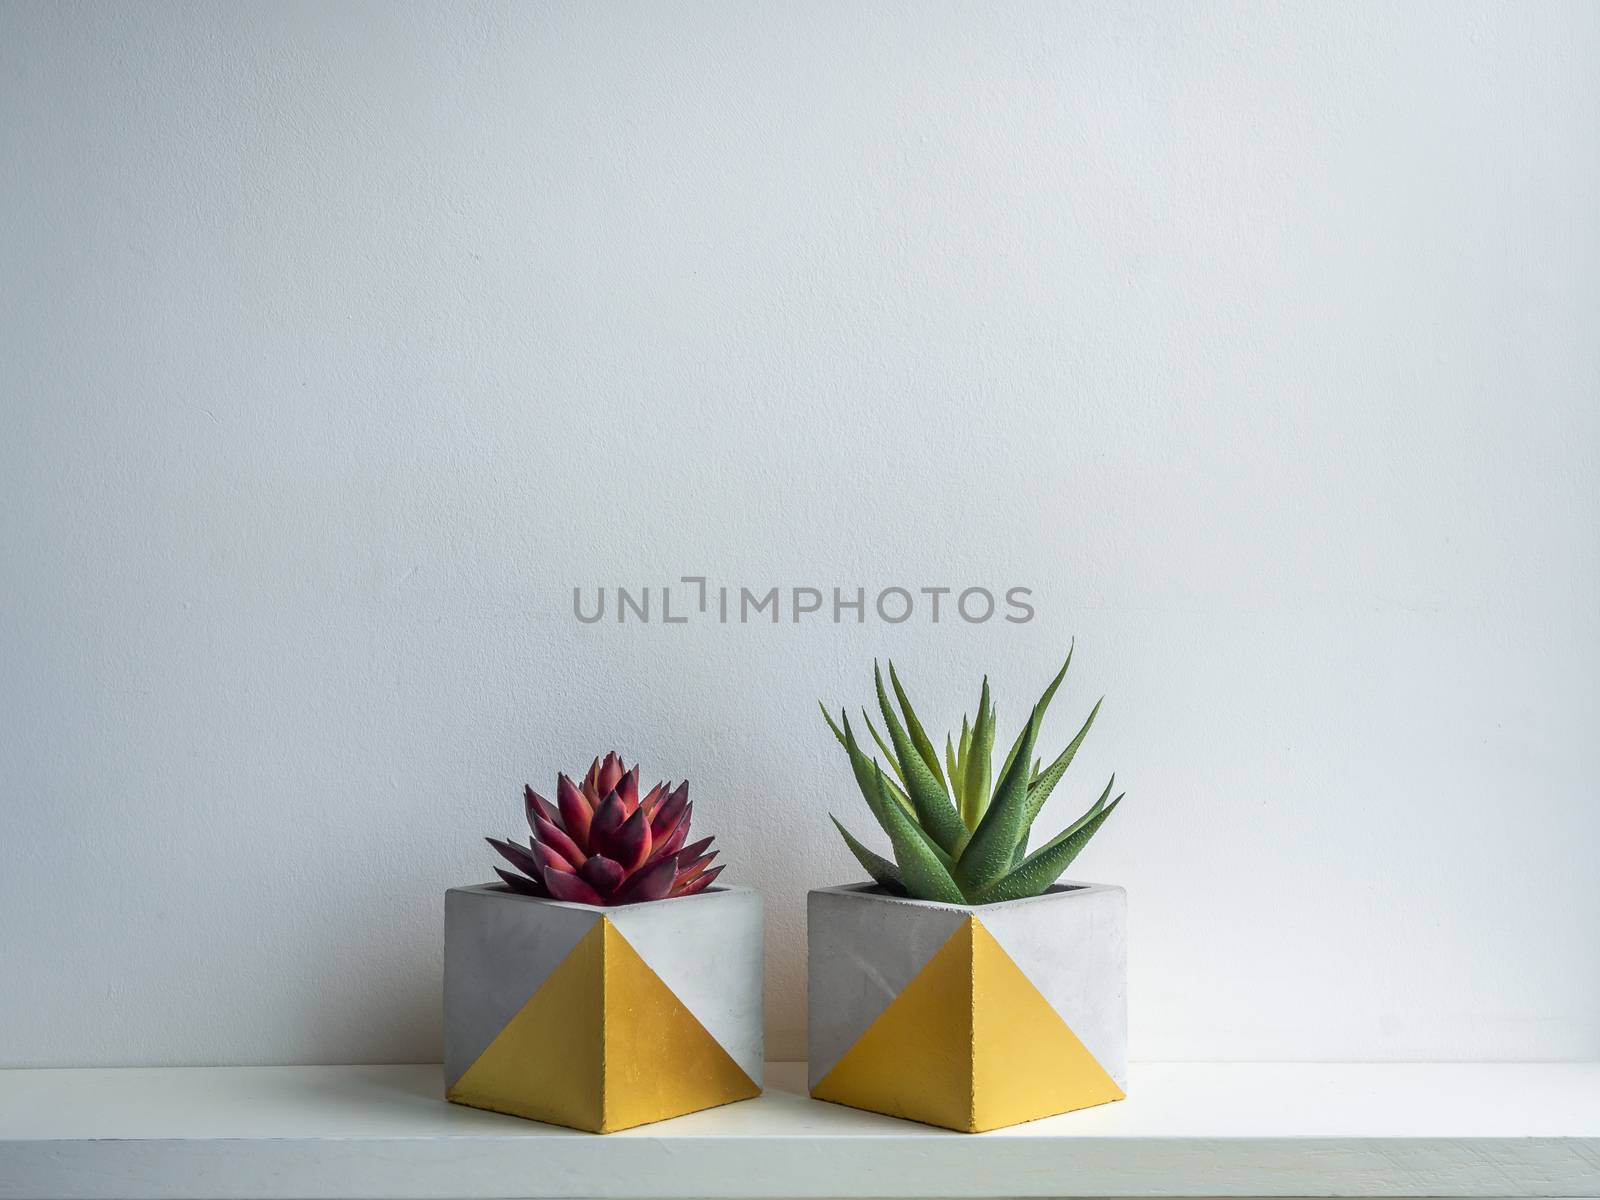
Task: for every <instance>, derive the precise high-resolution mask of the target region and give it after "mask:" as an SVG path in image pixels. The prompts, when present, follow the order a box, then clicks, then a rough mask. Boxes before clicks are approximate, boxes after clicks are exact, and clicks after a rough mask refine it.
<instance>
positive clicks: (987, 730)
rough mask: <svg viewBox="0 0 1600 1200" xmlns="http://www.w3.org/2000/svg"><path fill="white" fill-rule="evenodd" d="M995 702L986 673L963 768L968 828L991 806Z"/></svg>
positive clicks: (972, 827)
mask: <svg viewBox="0 0 1600 1200" xmlns="http://www.w3.org/2000/svg"><path fill="white" fill-rule="evenodd" d="M994 722H995V713H994V702H993V701H992V700H991V699H990V698H989V677H988V676H987V675H985V676H984V677H983V694H982V695H980V696H979V697H978V715H977V716H976V717H974V718H973V719H972V738H971V741H970V744H969V745H968V747H967V755H966V762H965V764H963V767H962V769H963V771H965V773H966V777H965V779H964V781H963V786H964V788H965V791H964V793H963V794H964V795H965V797H966V807H965V808H964V809H963V810H962V813H961V819H962V821H963V822H965V824H966V826H967V828H968V829H976V828H977V827H978V823H979V822H980V821H982V820H983V814H984V810H985V809H987V808H988V807H989V794H990V792H989V789H990V788H991V786H992V785H993V782H994V776H993V775H992V774H991V772H992V770H993V767H992V765H991V764H992V761H993V758H994Z"/></svg>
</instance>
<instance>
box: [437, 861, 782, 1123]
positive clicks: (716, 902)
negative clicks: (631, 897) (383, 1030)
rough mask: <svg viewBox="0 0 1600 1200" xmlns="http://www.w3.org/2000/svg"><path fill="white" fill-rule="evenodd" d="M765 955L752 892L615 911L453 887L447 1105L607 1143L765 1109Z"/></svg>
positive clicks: (491, 887)
mask: <svg viewBox="0 0 1600 1200" xmlns="http://www.w3.org/2000/svg"><path fill="white" fill-rule="evenodd" d="M761 949H762V924H761V897H760V896H759V895H757V894H756V893H755V892H752V891H749V890H747V889H745V888H712V889H710V890H707V891H705V892H702V893H700V894H699V895H697V896H683V897H678V898H675V899H670V900H656V901H653V902H651V903H646V904H629V905H622V906H619V907H616V908H595V907H591V906H590V905H586V904H568V903H564V902H561V901H557V900H539V899H534V898H532V897H528V896H519V895H517V894H516V893H514V892H511V891H510V890H508V889H507V888H505V887H503V886H501V885H499V884H484V885H480V886H477V887H460V888H452V889H450V891H448V892H447V893H446V894H445V939H444V1065H445V1086H446V1095H447V1097H448V1098H449V1099H450V1100H453V1101H455V1102H456V1103H458V1104H470V1105H472V1106H473V1107H475V1108H489V1109H494V1110H495V1111H496V1112H503V1113H510V1114H512V1115H514V1116H519V1117H529V1118H532V1119H534V1120H537V1121H549V1122H552V1123H554V1124H557V1125H567V1126H570V1127H572V1128H574V1129H585V1130H589V1131H591V1132H594V1133H610V1132H613V1131H614V1130H618V1129H627V1128H630V1127H631V1126H634V1125H643V1124H645V1123H647V1122H650V1121H660V1120H664V1119H665V1118H667V1117H676V1116H680V1115H682V1114H683V1113H689V1112H695V1111H698V1110H699V1109H702V1108H712V1107H714V1106H716V1105H718V1104H727V1103H730V1102H731V1101H734V1100H746V1099H749V1098H750V1097H752V1096H756V1095H759V1094H760V1092H761V1064H762V1044H761V1019H762V1013H761Z"/></svg>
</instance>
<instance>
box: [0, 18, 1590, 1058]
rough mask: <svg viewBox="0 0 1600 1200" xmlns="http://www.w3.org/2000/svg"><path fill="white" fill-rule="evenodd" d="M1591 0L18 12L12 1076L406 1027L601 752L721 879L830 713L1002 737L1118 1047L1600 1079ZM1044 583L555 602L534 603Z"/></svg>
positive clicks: (798, 1007)
mask: <svg viewBox="0 0 1600 1200" xmlns="http://www.w3.org/2000/svg"><path fill="white" fill-rule="evenodd" d="M1597 60H1600V6H1596V5H1593V4H1587V3H1575V4H1555V3H1550V4H1521V3H1510V4H1463V3H1461V2H1460V0H1432V2H1426V3H1422V2H1419V3H1408V4H1398V3H1397V4H1393V5H1325V4H1320V3H1310V2H1308V3H1303V4H1298V3H1297V4H1284V3H1271V4H1266V3H1263V4H1245V3H1237V4H1234V3H1230V4H1209V5H1183V6H1167V5H1160V6H1157V5H1147V4H1143V3H1128V4H1116V3H1102V2H1095V3H1083V4H1072V5H1069V4H1060V3H1053V2H1052V3H1040V4H1022V3H1004V4H984V5H977V4H973V5H954V6H952V5H942V4H936V5H930V4H925V3H915V4H913V3H885V4H870V5H857V4H844V3H841V4H805V5H788V4H770V5H754V4H749V3H744V2H738V3H727V4H649V5H610V4H601V5H596V4H589V3H571V4H561V5H546V4H520V5H472V6H461V7H457V6H449V5H420V4H419V5H402V6H394V5H388V4H374V5H370V6H359V7H358V6H351V5H337V6H330V5H323V4H320V3H307V4H297V5H287V4H275V5H253V6H244V5H203V4H195V5H192V6H189V5H185V6H179V5H175V4H142V5H120V6H114V5H85V6H76V5H69V4H62V3H53V2H52V3H38V4H34V3H16V2H14V0H13V2H7V3H4V4H3V5H0V162H3V163H4V167H3V169H0V213H3V219H0V271H3V276H0V282H3V285H4V286H3V287H0V379H3V384H0V388H3V395H4V407H3V411H0V421H3V429H4V435H3V437H0V552H3V555H4V570H5V587H4V590H3V593H0V655H3V682H0V789H3V791H0V913H3V918H4V920H3V924H0V962H3V968H0V1063H3V1064H21V1065H34V1064H89V1063H206V1062H303V1061H331V1062H341V1061H362V1060H382V1059H402V1060H417V1059H429V1058H433V1057H436V1056H437V1054H438V1052H439V1036H438V1022H439V999H438V995H439V978H438V976H439V955H440V944H439V943H440V925H441V893H442V891H443V889H444V888H445V887H446V886H447V885H448V884H452V883H459V882H466V881H473V880H480V879H483V878H486V877H487V876H488V874H489V867H490V865H491V861H492V859H491V856H490V854H489V852H488V851H487V849H486V848H485V847H484V845H483V843H482V842H481V841H480V840H479V837H480V835H481V834H483V833H486V832H505V831H509V830H511V829H513V828H514V827H515V825H516V818H517V812H518V798H517V797H518V789H519V787H520V786H521V784H522V782H523V781H524V780H532V781H534V782H535V783H545V784H548V783H550V782H551V781H552V780H553V778H554V773H555V771H556V770H557V769H558V768H567V769H572V768H577V767H580V766H582V765H583V764H585V763H587V761H588V759H589V757H590V755H591V754H593V753H594V752H595V751H597V750H600V749H603V748H605V747H606V746H609V745H612V744H615V745H616V746H618V747H620V748H621V749H623V750H624V751H625V752H626V753H627V754H628V755H629V756H630V757H634V756H637V757H640V758H642V759H644V761H645V763H646V770H647V772H648V773H650V774H657V773H659V774H662V775H667V774H670V775H673V776H681V775H685V774H686V775H688V776H689V777H690V778H691V779H692V780H693V781H694V783H693V790H694V793H695V794H696V795H697V796H698V797H699V806H698V812H697V817H698V819H699V822H700V824H702V825H703V826H704V829H705V831H706V832H712V831H715V832H717V833H719V834H720V838H721V841H722V843H723V845H724V846H725V849H726V855H727V858H728V859H729V861H730V862H732V863H733V864H735V866H734V869H733V870H732V871H731V872H730V878H733V879H737V880H739V881H742V882H745V883H752V884H756V885H758V886H760V887H762V888H763V889H764V890H765V891H766V893H767V895H768V896H769V908H768V912H769V916H770V928H769V934H768V950H769V959H770V967H769V975H768V985H769V994H770V1003H769V1019H770V1029H771V1034H770V1037H771V1044H772V1047H773V1048H774V1050H776V1051H777V1052H779V1053H780V1054H789V1055H797V1054H799V1053H800V1052H801V1051H802V1047H803V1041H802V1037H801V1031H802V1028H803V1019H804V1015H803V1011H802V1002H803V987H802V981H803V963H802V961H801V953H802V947H803V938H802V927H801V925H802V920H803V911H804V908H803V892H804V890H805V889H806V888H807V887H810V886H813V885H820V884H828V883H836V882H841V881H844V880H848V879H850V878H852V877H855V876H856V875H857V874H858V872H857V871H855V870H854V869H853V868H852V863H851V861H850V860H849V859H848V857H847V856H846V853H845V851H844V850H843V849H842V847H841V846H840V845H838V844H836V840H835V838H834V835H833V834H832V832H831V830H830V829H829V827H828V826H827V822H826V818H825V815H824V814H825V812H826V811H827V810H828V809H829V808H833V809H835V810H837V811H839V812H841V813H848V814H851V815H852V816H853V817H854V822H855V824H856V825H857V826H859V827H862V828H863V829H865V827H867V826H868V824H869V822H868V820H867V818H866V817H865V816H864V814H863V811H862V806H861V803H860V801H859V799H857V798H855V797H854V795H853V793H852V787H851V784H850V780H849V775H848V772H847V770H846V768H845V766H844V764H843V762H842V761H841V759H840V757H839V755H838V753H837V751H836V750H835V748H834V746H833V745H832V743H831V740H830V739H829V737H828V735H827V733H826V731H825V730H824V728H823V727H822V724H821V722H820V720H819V718H818V716H817V713H816V708H815V699H816V698H817V697H818V696H826V697H828V698H830V699H833V700H837V701H841V702H843V701H850V702H854V703H857V704H859V703H860V702H862V701H865V700H867V699H868V698H869V695H870V690H869V689H870V671H871V662H872V658H873V656H874V655H884V654H893V655H894V656H895V657H896V659H897V661H899V662H900V663H901V665H902V667H903V668H904V669H905V670H906V672H907V675H908V677H909V680H910V681H911V683H912V686H913V689H914V691H915V692H916V694H917V695H918V696H920V697H921V698H922V703H923V705H924V707H925V708H926V709H927V711H928V715H929V716H932V717H936V718H937V720H938V723H939V724H940V725H941V726H942V725H943V724H944V723H945V722H946V721H947V720H950V719H954V718H956V717H957V715H958V713H959V711H960V708H961V706H963V705H970V704H971V703H973V702H974V701H975V699H976V684H977V681H978V677H979V676H980V675H981V673H982V672H983V671H985V670H988V671H989V672H990V673H991V674H992V677H993V679H994V681H995V684H996V687H997V689H998V693H999V696H1000V706H1001V713H1002V718H1003V719H1004V722H1005V724H1006V725H1007V726H1008V732H1009V728H1014V726H1012V722H1013V721H1014V720H1015V719H1016V718H1017V717H1018V716H1019V715H1020V714H1021V713H1022V711H1023V710H1024V708H1025V707H1026V706H1027V705H1028V704H1029V703H1031V701H1032V699H1033V697H1034V696H1035V694H1036V692H1037V690H1038V689H1039V688H1040V687H1041V686H1042V685H1043V683H1044V682H1045V680H1046V679H1047V677H1048V675H1049V673H1050V669H1051V666H1052V665H1053V663H1054V661H1055V660H1056V658H1057V656H1058V655H1059V654H1060V653H1061V652H1062V650H1063V649H1064V648H1065V646H1066V644H1067V641H1068V638H1069V636H1070V635H1073V634H1076V635H1077V637H1078V647H1079V669H1078V670H1077V671H1076V675H1075V678H1074V679H1073V681H1072V683H1071V685H1070V687H1069V688H1068V690H1067V692H1066V694H1065V699H1064V701H1062V702H1058V703H1059V707H1058V711H1057V712H1056V713H1054V714H1053V716H1052V720H1051V722H1050V727H1049V731H1048V732H1049V736H1050V737H1051V739H1052V740H1053V741H1055V742H1056V743H1058V744H1059V742H1060V741H1062V740H1064V738H1065V737H1066V736H1067V734H1068V733H1069V732H1070V730H1071V728H1072V727H1073V726H1074V724H1075V722H1076V720H1078V719H1079V718H1081V715H1082V714H1083V713H1084V712H1085V711H1086V709H1087V707H1088V705H1089V704H1090V702H1091V701H1092V700H1093V698H1094V697H1095V696H1098V695H1099V694H1101V693H1102V692H1104V693H1106V694H1107V695H1108V696H1109V699H1108V701H1107V705H1106V708H1105V711H1104V713H1103V714H1102V718H1101V721H1100V723H1099V725H1098V726H1097V728H1096V731H1095V734H1094V735H1093V737H1092V739H1091V741H1090V743H1089V744H1088V746H1087V748H1086V749H1085V751H1084V753H1083V754H1082V755H1081V756H1080V758H1079V760H1078V765H1077V766H1076V767H1075V768H1074V772H1073V775H1074V778H1073V779H1072V780H1071V781H1070V783H1069V785H1068V786H1066V787H1065V788H1064V789H1063V793H1061V799H1060V800H1059V801H1053V802H1052V804H1051V808H1050V811H1048V812H1047V814H1046V821H1047V822H1051V823H1059V822H1061V821H1062V820H1064V819H1066V818H1067V817H1069V816H1070V815H1072V814H1073V812H1074V811H1075V810H1076V808H1077V807H1079V806H1081V805H1083V804H1086V803H1087V802H1088V801H1089V800H1090V799H1091V798H1092V797H1093V796H1094V795H1095V794H1096V793H1097V792H1098V790H1099V787H1100V785H1101V783H1102V782H1103V780H1104V778H1105V775H1106V773H1107V772H1109V771H1110V770H1112V769H1115V770H1116V771H1117V772H1118V777H1119V780H1120V781H1121V782H1122V783H1123V784H1125V786H1126V787H1127V789H1128V792H1129V799H1128V801H1127V803H1126V805H1125V806H1124V808H1123V810H1122V811H1121V812H1120V813H1119V814H1118V816H1117V817H1116V819H1115V820H1114V821H1113V822H1112V823H1111V824H1110V825H1108V826H1107V827H1106V829H1105V831H1104V833H1103V834H1102V835H1101V837H1100V839H1099V840H1097V842H1096V843H1095V844H1094V845H1093V847H1092V848H1091V849H1090V851H1089V852H1088V853H1087V854H1086V855H1085V856H1084V857H1083V858H1082V859H1081V860H1080V867H1079V869H1078V870H1077V871H1076V872H1075V873H1077V874H1079V875H1081V876H1082V877H1086V878H1094V879H1102V880H1107V881H1115V882H1121V883H1124V884H1125V885H1126V886H1127V888H1128V892H1129V896H1130V899H1131V908H1132V918H1131V920H1132V931H1131V942H1132V949H1131V958H1132V976H1133V977H1132V1033H1133V1045H1132V1050H1133V1053H1134V1056H1135V1057H1139V1058H1160V1057H1175V1058H1231V1057H1245V1058H1255V1057H1264V1058H1278V1057H1307V1058H1334V1059H1340V1058H1347V1059H1384V1058H1411V1057H1442V1058H1474V1057H1484V1058H1501V1057H1532V1058H1561V1057H1581V1056H1594V1055H1597V1054H1600V955H1596V954H1595V952H1594V948H1595V945H1596V942H1597V940H1600V878H1597V873H1596V868H1595V848H1596V845H1597V844H1600V804H1597V803H1596V780H1597V779H1600V743H1597V740H1596V738H1595V732H1594V731H1595V729H1596V728H1597V727H1600V703H1597V689H1596V685H1595V680H1596V678H1597V676H1600V607H1597V605H1596V598H1595V591H1596V585H1597V584H1600V537H1597V535H1596V529H1597V521H1596V519H1597V517H1600V503H1597V502H1600V484H1597V480H1596V454H1595V452H1596V447H1597V443H1600V399H1597V397H1600V336H1597V334H1600V232H1597V230H1600V223H1597V222H1596V220H1595V214H1596V213H1597V212H1600V75H1597V74H1596V73H1595V71H1594V63H1595V62H1596V61H1597ZM686 573H697V574H706V575H709V576H710V577H711V578H712V580H713V581H714V582H716V583H724V582H725V583H732V584H735V585H739V584H747V585H750V586H753V587H754V586H758V585H759V586H761V587H766V586H771V585H774V584H777V585H784V586H793V585H806V584H816V585H819V586H823V587H831V586H833V585H836V584H837V585H845V586H850V587H854V586H856V585H865V586H869V587H873V588H876V587H881V586H886V585H890V584H899V585H904V586H908V587H918V586H924V585H928V586H932V585H940V584H946V585H956V586H965V585H968V584H985V585H989V586H993V587H999V586H1004V585H1009V584H1021V585H1027V586H1031V587H1033V588H1034V590H1035V601H1036V604H1037V606H1038V616H1037V618H1036V619H1035V620H1034V621H1033V622H1032V623H1029V624H1025V625H1008V624H1003V623H999V622H994V623H990V624H988V625H972V626H967V625H962V624H959V623H955V624H952V623H948V622H942V623H941V624H940V625H938V626H933V625H931V624H928V623H926V622H911V623H907V624H905V625H901V626H893V627H891V626H887V625H884V624H882V623H880V622H876V621H871V622H868V623H867V624H864V625H861V626H856V625H850V624H846V625H842V626H838V627H835V626H833V625H832V624H831V623H826V622H822V623H818V622H812V623H810V624H802V625H799V626H795V625H792V624H788V623H785V624H783V625H780V626H778V627H776V628H774V627H771V626H748V627H739V626H729V627H720V626H718V625H716V624H708V623H704V622H701V623H697V624H690V625H687V626H681V627H672V628H663V627H661V626H659V625H650V626H644V627H641V626H635V625H626V626H622V627H618V626H616V625H615V624H611V623H607V624H603V625H595V626H581V625H578V624H577V623H576V622H575V621H573V619H572V618H571V616H570V604H571V594H570V589H571V588H572V586H573V585H575V584H586V585H596V584H608V585H612V584H625V585H634V586H643V585H647V584H657V585H658V584H661V583H664V582H670V581H671V580H673V579H674V578H676V577H677V576H679V575H682V574H686Z"/></svg>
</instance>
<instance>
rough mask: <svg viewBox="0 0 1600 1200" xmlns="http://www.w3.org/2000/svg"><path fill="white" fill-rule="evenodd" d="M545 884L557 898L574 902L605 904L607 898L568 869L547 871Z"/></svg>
mask: <svg viewBox="0 0 1600 1200" xmlns="http://www.w3.org/2000/svg"><path fill="white" fill-rule="evenodd" d="M544 885H545V887H547V888H549V889H550V894H551V895H552V896H554V897H555V898H556V899H557V900H568V901H571V902H572V903H573V904H604V903H605V900H604V899H603V898H602V897H601V895H600V893H599V892H597V891H595V890H594V888H592V887H590V886H589V885H588V884H587V883H585V882H584V881H583V880H581V879H579V878H578V876H577V875H576V874H573V873H570V872H566V871H546V872H545V876H544Z"/></svg>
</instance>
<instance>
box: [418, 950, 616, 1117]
mask: <svg viewBox="0 0 1600 1200" xmlns="http://www.w3.org/2000/svg"><path fill="white" fill-rule="evenodd" d="M609 928H610V922H608V921H606V920H604V919H603V918H602V919H601V920H599V921H596V922H595V924H594V927H593V928H592V929H590V930H589V932H588V933H586V934H584V935H583V939H582V940H581V941H580V942H579V943H578V944H577V945H576V946H574V947H573V948H572V950H571V952H570V953H569V954H568V955H567V957H566V958H564V959H562V960H561V962H560V964H559V965H558V966H557V967H556V969H555V970H554V971H553V972H551V974H550V977H549V978H548V979H546V980H545V981H544V983H543V984H542V985H541V986H540V988H539V990H538V991H536V992H534V994H533V995H532V996H531V997H529V999H528V1002H527V1003H526V1004H524V1005H523V1006H522V1007H521V1008H520V1009H519V1010H518V1011H517V1015H516V1016H514V1017H512V1018H511V1020H510V1021H508V1022H507V1023H506V1027H505V1028H504V1029H502V1030H501V1031H500V1032H499V1033H498V1034H496V1035H495V1039H494V1041H492V1042H490V1043H489V1047H488V1049H486V1050H485V1051H484V1052H483V1053H482V1054H480V1055H479V1056H478V1058H477V1061H475V1062H474V1063H473V1064H472V1065H471V1066H470V1067H468V1068H467V1070H466V1073H465V1074H463V1075H462V1076H461V1078H460V1079H459V1080H457V1081H456V1084H455V1086H454V1087H452V1088H451V1089H450V1092H449V1098H450V1099H451V1100H454V1101H455V1102H456V1103H458V1104H470V1105H473V1106H474V1107H476V1108H490V1109H493V1110H495V1111H496V1112H503V1113H510V1114H511V1115H513V1116H517V1117H529V1118H531V1119H533V1120H535V1121H550V1122H553V1123H555V1124H557V1125H567V1126H570V1127H572V1128H574V1129H587V1130H590V1131H592V1132H598V1131H599V1130H600V1129H601V1126H602V1124H603V1121H604V1116H605V1114H604V1105H603V1103H602V1090H603V1089H602V1074H601V1063H602V1061H603V1059H602V1055H603V1042H602V1029H601V1026H602V1021H603V1017H604V1005H603V1003H602V996H603V993H602V987H603V983H604V968H605V948H606V942H605V930H607V929H609Z"/></svg>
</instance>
